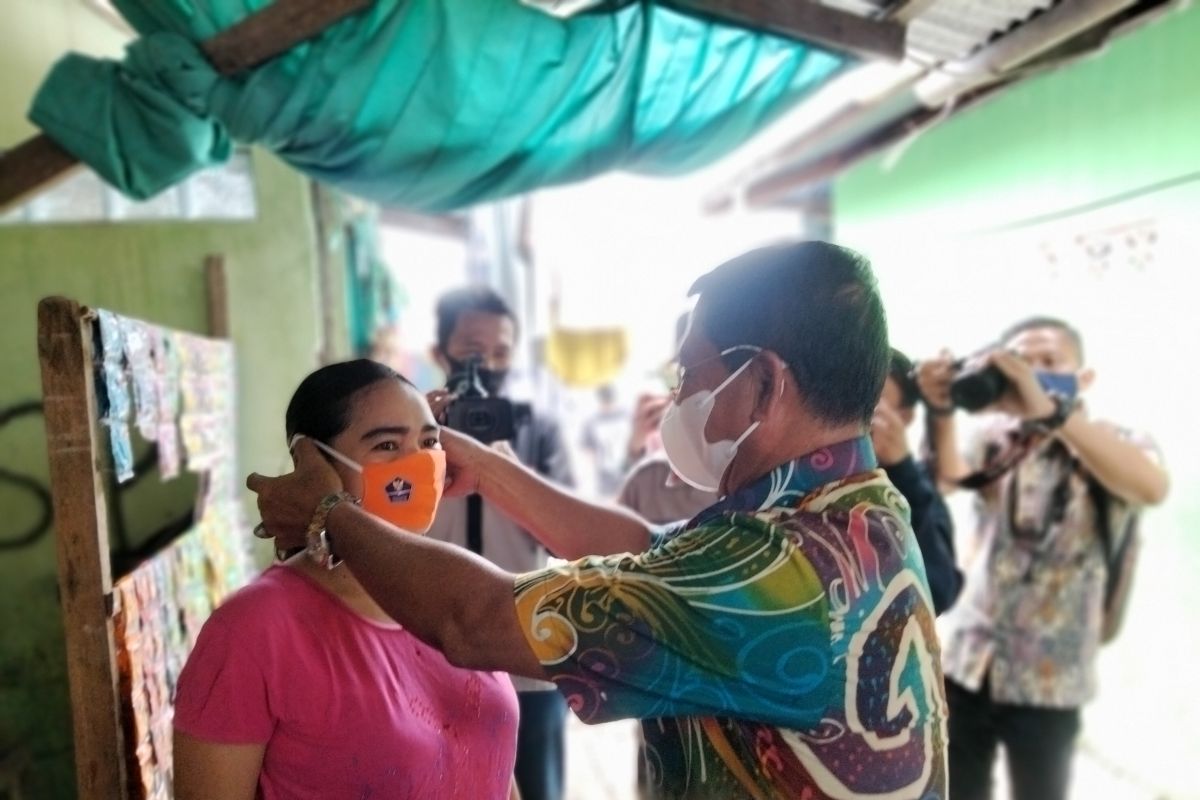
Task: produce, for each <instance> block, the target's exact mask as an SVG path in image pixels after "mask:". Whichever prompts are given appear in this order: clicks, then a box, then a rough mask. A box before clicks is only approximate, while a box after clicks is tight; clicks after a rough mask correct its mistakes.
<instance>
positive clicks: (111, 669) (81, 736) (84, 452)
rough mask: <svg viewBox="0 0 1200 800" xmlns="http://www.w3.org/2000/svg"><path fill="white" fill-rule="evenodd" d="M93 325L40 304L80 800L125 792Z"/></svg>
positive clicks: (75, 310)
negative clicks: (99, 459) (98, 458)
mask: <svg viewBox="0 0 1200 800" xmlns="http://www.w3.org/2000/svg"><path fill="white" fill-rule="evenodd" d="M90 325H91V323H90V321H89V320H87V319H85V317H84V314H83V312H82V309H81V308H80V307H79V305H78V304H77V303H75V302H73V301H71V300H67V299H65V298H62V297H48V298H46V299H44V300H42V302H41V303H40V304H38V358H39V361H40V362H41V369H42V394H43V398H44V402H45V417H46V445H47V449H48V451H49V456H50V485H51V488H52V494H53V497H54V533H55V540H56V542H57V550H58V574H59V596H60V600H61V603H62V614H63V628H64V629H65V633H66V641H67V676H68V680H69V683H70V689H71V708H72V717H73V720H74V735H75V769H76V772H77V774H76V785H77V787H78V790H79V792H78V796H79V797H81V798H84V797H87V798H92V797H95V798H101V797H103V798H121V797H124V796H125V785H126V784H125V751H124V743H123V741H122V740H123V738H124V737H123V734H122V731H121V714H120V708H121V706H120V701H119V699H118V684H117V665H116V659H115V653H116V650H115V642H114V637H113V622H112V617H111V603H112V572H111V567H110V562H109V551H108V515H107V511H106V508H105V502H104V487H103V484H102V483H101V478H100V471H99V469H98V466H97V464H98V461H97V456H98V448H99V445H98V443H97V433H96V426H95V424H94V422H93V419H94V416H95V414H94V409H95V408H96V393H95V386H94V385H93V380H92V348H93V345H92V336H91V330H90Z"/></svg>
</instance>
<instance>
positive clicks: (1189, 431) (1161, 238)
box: [834, 5, 1200, 798]
mask: <svg viewBox="0 0 1200 800" xmlns="http://www.w3.org/2000/svg"><path fill="white" fill-rule="evenodd" d="M834 202H835V214H836V228H837V235H838V239H839V240H840V241H842V242H844V243H845V244H847V245H849V246H851V247H856V248H858V249H860V250H862V251H864V252H865V253H867V254H868V255H869V256H870V257H871V258H872V260H873V262H874V263H875V266H876V272H877V274H878V276H879V279H880V285H881V288H882V291H883V294H884V299H885V302H886V304H887V308H888V315H889V323H890V328H891V331H892V335H893V342H894V343H895V344H896V345H897V346H899V347H901V348H902V349H904V350H906V351H908V352H909V353H910V354H911V355H913V356H916V357H920V356H925V355H929V354H931V353H934V352H936V351H937V350H938V349H939V348H941V347H943V346H948V347H950V348H951V349H953V350H955V351H956V352H958V353H960V354H963V353H967V352H970V351H972V350H973V349H975V348H977V347H980V346H983V345H984V344H986V343H987V342H989V341H991V340H992V339H993V338H994V337H995V336H996V335H997V333H998V332H999V331H1000V330H1002V329H1003V327H1004V326H1005V325H1007V324H1009V323H1011V322H1013V321H1015V320H1016V319H1018V318H1020V317H1023V316H1027V315H1031V314H1035V313H1050V314H1054V315H1057V316H1063V317H1066V318H1067V319H1069V320H1072V321H1073V322H1074V323H1075V324H1076V325H1078V326H1079V327H1080V328H1081V329H1082V331H1083V334H1084V338H1085V340H1086V342H1087V346H1088V352H1089V360H1090V361H1091V365H1092V366H1093V367H1095V368H1096V370H1097V375H1098V379H1097V382H1096V385H1095V387H1094V389H1092V390H1091V391H1090V392H1089V393H1088V400H1089V408H1090V409H1091V411H1092V413H1093V414H1094V415H1095V416H1099V417H1105V418H1108V419H1112V420H1116V421H1118V422H1121V423H1124V424H1126V425H1129V426H1131V427H1135V428H1138V429H1141V430H1144V431H1148V432H1149V433H1151V434H1152V435H1153V436H1154V437H1155V438H1156V440H1157V441H1158V443H1159V444H1160V446H1161V447H1162V450H1163V452H1164V453H1165V458H1166V462H1167V465H1168V467H1169V469H1170V471H1171V475H1172V491H1171V495H1170V497H1169V498H1168V500H1167V502H1166V503H1165V504H1164V505H1163V506H1161V507H1159V508H1155V509H1153V510H1151V511H1150V512H1148V513H1147V514H1146V515H1145V518H1144V522H1143V525H1144V529H1145V533H1146V546H1145V548H1144V554H1143V556H1142V559H1141V563H1140V565H1139V570H1138V576H1137V582H1136V586H1135V594H1134V596H1133V600H1132V605H1131V608H1130V612H1129V616H1128V617H1127V621H1126V626H1125V629H1124V632H1123V633H1122V636H1121V638H1120V639H1119V640H1118V641H1117V642H1116V643H1114V644H1112V645H1110V646H1109V647H1107V648H1105V650H1104V651H1103V653H1102V654H1101V660H1100V680H1101V687H1100V697H1099V698H1098V700H1097V701H1096V702H1095V703H1094V704H1092V705H1091V706H1089V708H1088V710H1087V713H1086V726H1085V737H1084V738H1085V742H1086V744H1085V746H1086V747H1087V748H1088V749H1089V751H1090V752H1091V753H1092V754H1093V755H1092V756H1090V757H1089V759H1088V763H1093V764H1094V763H1100V764H1108V765H1110V766H1111V768H1112V769H1114V770H1117V771H1119V772H1121V773H1123V775H1124V777H1125V778H1126V779H1128V780H1129V781H1130V784H1129V786H1127V787H1125V788H1113V787H1115V786H1117V784H1116V781H1117V780H1118V779H1117V778H1116V777H1113V774H1112V773H1107V772H1106V773H1103V774H1104V775H1105V776H1107V777H1106V778H1105V780H1107V781H1109V783H1110V784H1112V785H1111V786H1107V787H1106V786H1101V787H1100V789H1097V787H1096V786H1092V787H1090V788H1088V787H1080V788H1078V790H1077V791H1076V793H1075V795H1074V796H1075V797H1077V798H1079V797H1095V796H1122V797H1139V798H1140V797H1147V798H1149V797H1172V798H1184V797H1187V798H1191V797H1200V776H1197V773H1196V771H1195V769H1194V767H1193V766H1192V763H1193V761H1194V755H1195V753H1194V749H1195V742H1196V733H1195V731H1196V730H1197V728H1198V727H1200V704H1197V703H1196V702H1195V701H1194V700H1193V699H1191V698H1192V697H1193V694H1194V692H1193V690H1192V687H1191V685H1190V682H1191V674H1192V669H1191V666H1190V665H1192V664H1194V663H1196V661H1197V660H1198V659H1200V637H1198V636H1197V635H1196V634H1195V633H1194V630H1195V620H1194V617H1195V613H1194V609H1196V608H1197V607H1200V589H1198V588H1197V587H1196V582H1195V577H1194V576H1195V575H1196V574H1197V572H1198V571H1200V545H1197V541H1196V537H1195V531H1196V530H1197V528H1198V527H1200V491H1198V490H1200V463H1197V461H1196V459H1195V455H1194V454H1195V452H1196V451H1197V449H1198V448H1200V428H1197V426H1196V424H1195V401H1196V397H1197V396H1198V394H1200V376H1198V375H1197V373H1196V371H1195V370H1194V369H1193V368H1192V367H1191V363H1192V362H1193V361H1194V360H1195V357H1194V350H1195V348H1196V346H1197V344H1198V343H1200V320H1198V319H1197V317H1196V314H1195V307H1194V306H1195V303H1194V297H1195V294H1194V293H1195V287H1196V282H1195V279H1194V277H1193V276H1194V274H1195V269H1196V253H1197V252H1200V226H1197V224H1196V211H1195V210H1196V209H1197V208H1200V6H1195V5H1193V6H1192V7H1191V8H1188V9H1186V10H1183V11H1176V12H1173V13H1171V14H1170V15H1168V16H1166V17H1165V18H1163V19H1162V20H1160V21H1157V22H1155V23H1153V24H1151V25H1148V26H1146V27H1144V28H1142V29H1140V30H1137V31H1134V32H1132V33H1130V34H1128V35H1127V36H1125V37H1123V38H1121V39H1119V40H1117V41H1116V42H1114V43H1113V44H1112V45H1111V46H1110V47H1109V48H1108V49H1107V50H1106V51H1105V52H1104V53H1102V54H1100V55H1098V56H1096V57H1091V58H1089V59H1087V60H1084V61H1082V62H1079V63H1077V64H1074V65H1072V66H1069V67H1065V68H1063V69H1060V70H1059V71H1056V72H1054V73H1051V74H1048V75H1043V76H1040V77H1038V78H1034V79H1031V80H1029V81H1028V82H1026V83H1024V84H1022V85H1020V86H1018V87H1016V88H1014V89H1011V90H1010V91H1008V92H1006V93H1004V94H1002V95H1000V96H999V97H997V98H995V99H993V100H991V101H990V102H988V103H987V104H985V105H983V106H981V107H979V108H976V109H972V110H970V111H968V112H965V113H963V114H961V115H959V116H956V117H954V118H952V119H951V120H949V121H948V122H946V123H945V124H943V125H941V126H939V127H937V128H935V129H933V130H931V131H929V132H927V133H925V134H924V135H922V136H920V137H919V138H917V139H916V140H915V141H914V142H911V143H910V144H909V145H908V146H907V147H904V148H902V149H897V150H895V151H893V152H890V153H885V154H882V155H881V156H879V157H877V158H874V159H871V160H869V161H867V162H865V163H863V164H861V165H860V166H858V167H857V168H855V169H854V170H852V171H850V172H849V173H847V174H846V175H844V176H843V177H841V178H840V179H839V180H838V181H837V184H836V186H835V191H834ZM964 423H966V420H964ZM956 503H957V505H956V511H957V512H958V513H957V514H956V519H957V520H958V522H959V523H960V536H961V535H963V531H964V529H967V530H969V527H970V519H969V516H968V515H967V514H966V513H965V512H966V511H967V510H968V504H964V503H962V502H961V501H956ZM1089 791H1102V793H1101V794H1097V793H1092V794H1088V792H1089Z"/></svg>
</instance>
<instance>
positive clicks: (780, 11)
mask: <svg viewBox="0 0 1200 800" xmlns="http://www.w3.org/2000/svg"><path fill="white" fill-rule="evenodd" d="M671 5H674V6H677V7H678V8H681V9H684V10H687V11H694V12H698V13H701V14H704V15H705V16H709V17H713V18H715V19H721V20H728V21H730V22H733V23H736V24H739V25H743V26H745V27H748V28H754V29H756V30H764V31H769V32H771V33H775V34H779V35H780V36H787V37H789V38H793V39H801V40H804V41H808V42H813V43H814V44H818V45H822V46H824V47H829V48H832V49H834V50H841V51H844V52H849V53H854V54H855V55H859V56H863V57H865V58H884V59H888V60H890V61H900V60H901V59H903V58H904V38H905V33H906V29H905V26H904V25H903V24H902V23H900V22H898V21H894V20H886V19H870V18H868V17H860V16H859V15H858V14H851V13H850V12H849V11H842V10H841V9H838V8H832V7H830V6H825V5H821V4H820V3H815V2H812V1H811V0H671Z"/></svg>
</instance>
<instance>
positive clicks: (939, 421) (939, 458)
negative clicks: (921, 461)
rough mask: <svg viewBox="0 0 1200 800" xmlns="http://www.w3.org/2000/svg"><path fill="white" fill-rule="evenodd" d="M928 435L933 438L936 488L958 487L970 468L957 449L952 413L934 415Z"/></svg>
mask: <svg viewBox="0 0 1200 800" xmlns="http://www.w3.org/2000/svg"><path fill="white" fill-rule="evenodd" d="M929 435H930V437H931V438H932V440H933V449H934V453H935V456H936V457H935V459H934V467H935V469H936V470H937V475H936V476H934V477H935V479H936V481H937V485H938V488H939V489H940V490H941V491H943V492H948V491H952V490H954V489H957V488H958V482H959V481H960V480H962V479H963V478H965V477H966V476H967V474H968V473H970V471H971V469H970V467H969V466H968V465H967V462H966V460H964V459H963V457H962V454H961V453H960V452H959V451H958V430H957V428H956V427H955V422H954V414H953V413H950V414H945V415H940V416H936V417H934V418H933V420H932V421H931V422H930V425H929Z"/></svg>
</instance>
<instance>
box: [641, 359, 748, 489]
mask: <svg viewBox="0 0 1200 800" xmlns="http://www.w3.org/2000/svg"><path fill="white" fill-rule="evenodd" d="M735 350H754V351H755V352H759V353H761V352H762V348H759V347H752V346H750V345H741V346H739V347H730V348H728V349H726V350H722V351H721V352H720V354H719V355H722V356H723V355H726V354H728V353H731V352H734V351H735ZM752 360H753V359H751V361H752ZM748 366H750V361H747V362H746V363H745V364H743V365H742V366H740V367H738V368H737V369H736V370H735V371H734V373H733V374H732V375H730V376H729V377H728V378H726V379H725V380H724V381H722V382H721V385H720V386H718V387H717V388H716V389H713V390H712V391H708V390H702V391H699V392H694V393H693V394H691V395H689V396H688V397H687V398H685V399H684V400H683V401H682V402H677V403H672V404H671V407H670V408H668V409H667V413H666V415H664V416H663V421H662V430H661V432H660V433H661V435H662V443H663V449H664V450H665V451H666V454H667V461H669V462H670V463H671V469H673V470H675V474H677V475H678V476H679V477H680V478H682V479H683V480H684V481H685V482H687V483H688V484H690V485H692V486H695V487H696V488H697V489H700V490H701V491H705V492H715V491H717V490H718V489H719V488H720V486H721V479H722V478H724V477H725V472H726V471H727V470H728V469H729V465H730V464H732V463H733V459H734V458H735V457H736V456H737V451H738V446H739V445H741V443H742V442H744V441H746V438H747V437H748V436H749V435H750V434H752V433H754V431H755V429H756V428H758V425H759V423H758V422H753V423H751V424H750V427H748V428H746V430H745V432H744V433H743V434H742V435H741V436H739V437H738V438H737V439H736V440H734V439H722V440H721V441H719V442H710V441H708V439H707V438H705V436H704V429H705V428H706V427H708V418H709V417H710V416H711V415H712V410H713V406H714V405H715V403H716V399H717V395H718V394H720V393H721V391H722V390H723V389H724V388H725V387H726V386H728V385H729V384H731V383H733V381H734V379H735V378H737V376H738V375H741V374H742V372H743V371H744V370H745V369H746V367H748Z"/></svg>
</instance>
